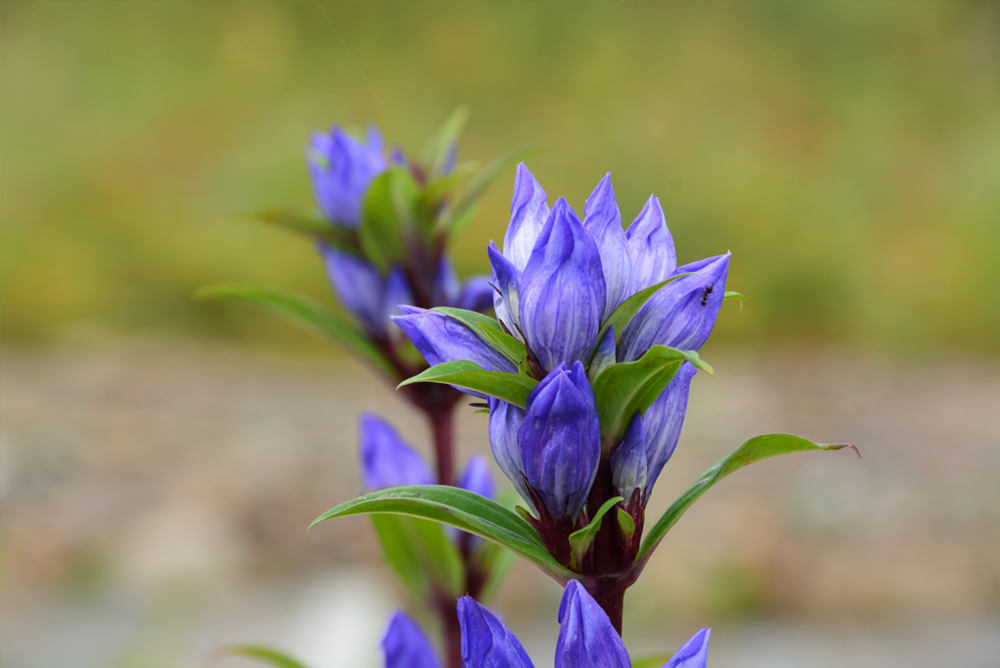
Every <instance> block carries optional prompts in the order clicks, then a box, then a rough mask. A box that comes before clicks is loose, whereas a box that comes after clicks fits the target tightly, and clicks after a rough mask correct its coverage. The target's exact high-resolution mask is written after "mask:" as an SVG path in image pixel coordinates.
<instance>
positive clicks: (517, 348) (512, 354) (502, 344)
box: [476, 322, 528, 364]
mask: <svg viewBox="0 0 1000 668" xmlns="http://www.w3.org/2000/svg"><path fill="white" fill-rule="evenodd" d="M477 324H478V327H477V328H476V329H477V333H478V334H480V335H481V336H482V337H483V338H484V339H486V343H488V344H490V345H491V346H493V348H494V349H495V350H496V351H498V352H499V353H500V354H501V355H503V356H504V357H506V358H507V359H509V360H510V361H511V362H513V363H514V364H520V363H521V362H524V361H525V360H526V358H527V356H528V349H527V348H526V347H525V345H524V344H523V343H521V342H520V341H518V340H517V339H515V338H514V337H513V336H511V335H510V334H508V333H507V332H505V331H503V330H501V329H499V328H497V327H490V326H489V325H486V324H484V323H481V322H480V323H477Z"/></svg>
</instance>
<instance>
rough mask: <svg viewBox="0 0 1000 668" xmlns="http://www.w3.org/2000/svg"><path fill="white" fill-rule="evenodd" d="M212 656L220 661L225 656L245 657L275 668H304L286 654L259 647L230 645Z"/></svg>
mask: <svg viewBox="0 0 1000 668" xmlns="http://www.w3.org/2000/svg"><path fill="white" fill-rule="evenodd" d="M214 654H215V657H216V658H220V659H221V658H223V657H227V656H245V657H247V658H250V659H257V660H258V661H260V662H261V663H266V664H269V665H272V666H276V667H277V668H305V665H304V664H301V663H299V662H298V661H296V660H295V659H293V658H292V657H290V656H288V655H287V654H285V653H283V652H279V651H278V650H276V649H271V648H270V647H261V646H259V645H232V646H231V647H223V648H222V649H220V650H218V651H216V652H215V653H214Z"/></svg>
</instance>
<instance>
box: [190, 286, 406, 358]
mask: <svg viewBox="0 0 1000 668" xmlns="http://www.w3.org/2000/svg"><path fill="white" fill-rule="evenodd" d="M194 297H195V299H198V300H206V299H219V298H226V299H239V300H242V301H245V302H249V303H251V304H254V305H255V306H259V307H261V308H263V309H265V310H267V311H270V312H272V313H274V314H276V315H278V316H280V317H282V318H284V319H285V320H288V321H289V322H293V323H295V324H296V325H298V326H300V327H304V328H305V329H308V330H309V331H311V332H314V333H316V334H319V335H320V336H323V337H326V338H328V339H330V340H332V341H336V342H337V343H339V344H340V345H342V346H344V347H345V348H347V349H348V350H349V351H350V352H352V353H353V354H355V355H357V356H358V357H360V358H361V359H362V360H364V361H365V362H368V363H369V364H371V365H372V366H373V367H375V368H376V369H377V370H378V371H381V372H382V373H383V374H385V375H386V376H388V377H389V378H398V377H399V372H398V371H396V369H395V367H394V366H393V364H392V362H391V361H390V360H389V358H388V357H386V355H385V353H383V352H382V351H381V350H380V349H379V348H378V346H376V345H375V344H374V343H372V341H371V339H369V338H368V337H367V336H365V335H364V334H363V333H362V332H360V331H359V330H358V329H357V328H356V327H355V326H354V325H352V324H351V323H349V322H348V321H347V320H345V319H343V318H341V317H340V316H338V315H336V314H334V313H331V312H330V311H328V310H327V309H326V307H324V306H323V305H322V304H320V303H319V302H316V301H313V300H312V299H310V298H308V297H305V296H303V295H298V294H295V293H293V292H290V291H287V290H283V289H278V288H272V287H267V286H262V285H253V284H251V283H239V282H234V283H219V284H217V285H209V286H206V287H204V288H199V289H198V290H196V291H195V293H194Z"/></svg>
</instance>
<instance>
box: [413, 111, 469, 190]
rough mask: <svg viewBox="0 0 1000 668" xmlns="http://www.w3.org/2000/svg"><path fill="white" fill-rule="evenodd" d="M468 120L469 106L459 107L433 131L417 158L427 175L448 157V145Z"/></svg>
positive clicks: (437, 168) (437, 169)
mask: <svg viewBox="0 0 1000 668" xmlns="http://www.w3.org/2000/svg"><path fill="white" fill-rule="evenodd" d="M468 120H469V108H468V107H459V108H458V109H456V110H455V111H453V112H451V115H449V116H448V118H446V119H445V121H444V123H442V124H441V126H440V127H438V129H437V130H435V131H434V134H432V135H431V136H430V138H429V139H428V140H427V142H426V143H424V146H423V148H421V149H420V155H419V157H418V158H417V160H418V161H419V162H420V165H421V166H422V167H423V168H424V171H426V172H427V174H428V175H431V174H436V173H438V172H439V171H440V170H441V167H442V165H444V161H445V159H446V158H447V157H448V149H449V147H450V146H451V145H452V144H454V143H455V142H457V141H458V137H459V136H460V135H461V134H462V130H463V129H464V128H465V122H466V121H468Z"/></svg>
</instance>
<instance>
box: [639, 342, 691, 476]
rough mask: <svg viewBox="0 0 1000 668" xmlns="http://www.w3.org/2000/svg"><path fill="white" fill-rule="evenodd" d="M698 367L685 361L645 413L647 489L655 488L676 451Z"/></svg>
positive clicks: (643, 419) (643, 418) (643, 421)
mask: <svg viewBox="0 0 1000 668" xmlns="http://www.w3.org/2000/svg"><path fill="white" fill-rule="evenodd" d="M695 373H697V369H695V368H694V366H693V365H692V364H691V363H690V362H685V363H684V364H682V365H681V368H680V369H678V370H677V373H676V374H674V377H673V378H672V379H671V380H670V383H669V384H668V385H667V386H666V387H665V388H664V389H663V392H661V393H660V396H659V397H657V398H656V401H654V402H653V404H652V405H651V406H650V407H649V408H648V409H647V410H646V413H645V415H643V416H642V426H643V427H644V428H645V432H646V468H647V474H646V489H647V490H652V488H653V484H654V483H655V482H656V479H657V478H658V477H659V476H660V471H661V470H663V465H664V464H666V463H667V460H669V459H670V456H671V455H673V454H674V448H676V447H677V440H678V439H679V438H680V435H681V426H682V425H683V424H684V413H685V412H686V411H687V402H688V391H689V390H690V388H691V379H692V378H694V375H695Z"/></svg>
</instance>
